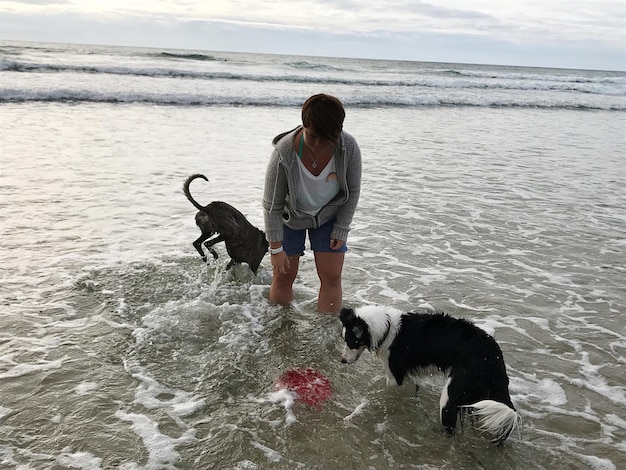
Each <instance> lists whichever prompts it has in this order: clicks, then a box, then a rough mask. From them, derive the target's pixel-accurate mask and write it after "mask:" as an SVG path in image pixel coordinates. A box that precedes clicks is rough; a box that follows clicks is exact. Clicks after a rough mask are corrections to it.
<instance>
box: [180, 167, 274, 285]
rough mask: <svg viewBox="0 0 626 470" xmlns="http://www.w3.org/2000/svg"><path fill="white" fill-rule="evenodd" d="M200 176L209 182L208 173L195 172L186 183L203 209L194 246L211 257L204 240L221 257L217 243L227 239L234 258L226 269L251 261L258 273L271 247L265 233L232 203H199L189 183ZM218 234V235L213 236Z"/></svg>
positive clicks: (231, 255) (203, 255)
mask: <svg viewBox="0 0 626 470" xmlns="http://www.w3.org/2000/svg"><path fill="white" fill-rule="evenodd" d="M197 178H202V179H203V180H205V181H209V180H208V179H207V177H206V176H204V175H200V174H195V175H191V176H190V177H189V178H187V181H185V184H184V185H183V191H184V193H185V196H187V199H189V201H190V202H191V203H192V204H193V205H194V206H195V207H196V208H197V209H198V211H199V212H198V213H197V214H196V224H197V225H198V227H200V230H201V231H202V235H200V237H199V238H198V239H197V240H196V241H194V242H193V246H194V247H195V248H196V250H198V253H200V256H202V260H203V261H206V260H207V256H206V255H205V254H204V251H203V250H202V244H203V243H204V246H205V247H206V249H207V250H209V252H210V253H211V254H212V255H213V258H215V259H217V252H216V251H215V250H214V249H213V245H215V244H216V243H219V242H222V241H223V242H224V244H225V245H226V251H228V254H229V256H230V258H231V260H230V262H229V263H228V266H226V269H230V268H231V267H233V266H234V265H235V264H237V263H247V264H248V266H250V269H251V270H252V272H253V273H254V274H256V272H257V270H258V269H259V265H260V264H261V260H262V259H263V257H264V256H265V253H267V249H268V246H269V243H268V242H267V239H266V238H265V234H264V233H263V232H262V231H261V230H259V229H258V228H256V227H255V226H254V225H252V224H251V223H250V222H248V219H246V218H245V216H244V215H243V214H242V213H241V212H239V211H238V210H237V209H235V208H234V207H233V206H231V205H230V204H226V203H225V202H221V201H214V202H211V203H210V204H209V205H207V206H201V205H200V204H198V203H197V202H196V201H195V199H194V198H193V197H191V194H190V193H189V185H190V184H191V182H192V181H193V180H195V179H197ZM215 234H216V235H217V236H216V237H214V238H211V239H209V238H210V237H211V236H213V235H215Z"/></svg>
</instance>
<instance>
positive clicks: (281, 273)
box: [263, 94, 361, 313]
mask: <svg viewBox="0 0 626 470" xmlns="http://www.w3.org/2000/svg"><path fill="white" fill-rule="evenodd" d="M344 118H345V110H344V108H343V105H342V104H341V101H339V100H338V99H337V98H335V97H333V96H329V95H325V94H319V95H314V96H311V97H310V98H309V99H308V100H306V102H305V103H304V105H303V106H302V126H298V127H296V128H295V129H293V130H291V131H288V132H284V133H282V134H279V135H277V136H276V137H275V138H274V140H273V142H272V143H273V145H274V151H273V152H272V156H271V158H270V162H269V165H268V168H267V174H266V177H265V192H264V195H263V211H264V217H265V236H266V237H267V240H268V241H269V243H270V257H271V263H272V267H273V271H274V274H273V277H272V285H271V286H270V294H269V298H270V302H272V303H274V304H280V305H287V304H289V303H290V302H291V300H292V299H293V282H294V281H295V279H296V275H297V274H298V266H299V263H300V256H301V254H302V253H303V252H304V248H305V247H304V242H305V237H306V233H307V232H308V235H309V241H310V243H311V248H312V249H313V252H314V255H315V266H316V268H317V274H318V276H319V279H320V290H319V294H318V299H317V309H318V311H319V312H321V313H337V312H338V311H339V310H340V308H341V296H342V289H341V272H342V269H343V261H344V256H345V252H346V250H347V246H346V240H347V238H348V232H349V230H350V223H351V222H352V217H353V215H354V211H355V210H356V206H357V202H358V200H359V193H360V190H361V151H360V150H359V146H358V144H357V142H356V140H355V139H354V137H352V136H351V135H350V134H348V133H347V132H344V131H343V121H344Z"/></svg>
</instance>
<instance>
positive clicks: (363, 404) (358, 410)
mask: <svg viewBox="0 0 626 470" xmlns="http://www.w3.org/2000/svg"><path fill="white" fill-rule="evenodd" d="M368 404H369V400H368V399H366V398H363V399H362V400H361V403H359V404H358V405H357V407H356V408H355V409H354V411H353V412H352V413H350V414H349V415H348V416H344V418H343V420H344V421H350V420H351V419H352V418H354V417H355V416H357V415H360V414H361V413H362V412H363V410H364V409H365V407H366V406H367V405H368Z"/></svg>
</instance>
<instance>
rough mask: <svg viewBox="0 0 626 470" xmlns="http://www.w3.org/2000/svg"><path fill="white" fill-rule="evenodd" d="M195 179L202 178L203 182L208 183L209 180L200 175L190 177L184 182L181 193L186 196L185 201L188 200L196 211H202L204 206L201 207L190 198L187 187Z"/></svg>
mask: <svg viewBox="0 0 626 470" xmlns="http://www.w3.org/2000/svg"><path fill="white" fill-rule="evenodd" d="M197 178H202V179H203V180H204V181H209V179H208V178H207V177H206V176H204V175H201V174H200V173H196V174H195V175H191V176H190V177H189V178H187V181H185V184H183V192H184V193H185V196H187V199H189V202H191V203H192V204H193V205H194V206H196V209H198V210H199V211H201V210H203V209H204V206H201V205H200V204H198V202H196V200H195V199H194V198H193V197H191V193H190V192H189V185H190V184H191V182H192V181H193V180H195V179H197Z"/></svg>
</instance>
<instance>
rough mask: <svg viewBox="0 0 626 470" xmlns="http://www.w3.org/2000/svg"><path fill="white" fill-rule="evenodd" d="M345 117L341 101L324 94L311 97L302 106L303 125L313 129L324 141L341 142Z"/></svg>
mask: <svg viewBox="0 0 626 470" xmlns="http://www.w3.org/2000/svg"><path fill="white" fill-rule="evenodd" d="M345 117H346V111H345V110H344V109H343V104H341V101H339V100H338V99H337V98H335V97H334V96H330V95H326V94H324V93H320V94H318V95H313V96H311V97H310V98H309V99H307V100H306V101H305V102H304V104H303V105H302V125H303V126H304V127H307V128H310V129H313V130H314V131H315V132H316V133H317V135H318V136H319V137H321V138H322V139H326V140H330V141H333V142H334V141H337V140H339V136H340V135H341V130H342V129H343V120H344V119H345Z"/></svg>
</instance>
